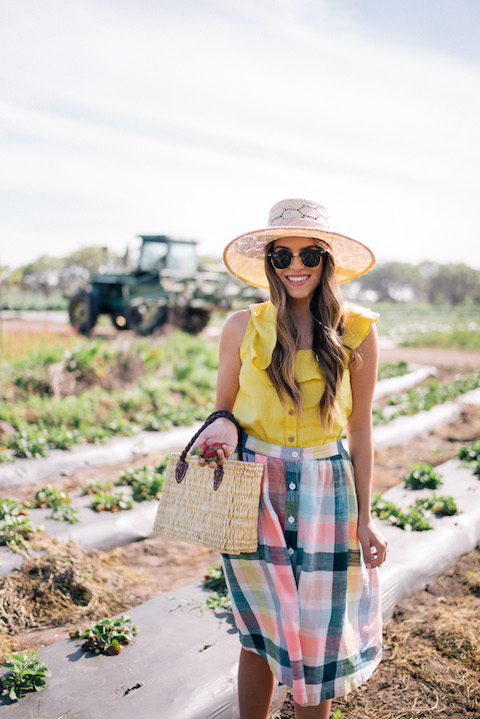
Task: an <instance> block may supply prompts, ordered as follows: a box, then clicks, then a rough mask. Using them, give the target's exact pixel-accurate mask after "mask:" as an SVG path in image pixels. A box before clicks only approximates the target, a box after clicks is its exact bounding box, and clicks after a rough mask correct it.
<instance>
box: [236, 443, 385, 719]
mask: <svg viewBox="0 0 480 719" xmlns="http://www.w3.org/2000/svg"><path fill="white" fill-rule="evenodd" d="M244 446H245V450H244V459H245V460H248V461H255V462H260V463H262V464H263V465H264V467H265V470H264V475H263V483H262V493H261V500H260V510H259V518H258V538H259V539H258V541H259V544H258V550H257V551H256V552H253V553H248V554H240V555H236V556H234V555H226V554H224V555H222V556H223V562H224V567H225V576H226V579H227V584H228V588H229V592H230V596H231V599H232V606H233V614H234V618H235V623H236V626H237V629H238V632H239V634H240V641H241V643H242V646H243V647H244V648H245V649H247V650H250V651H253V652H255V653H257V654H259V655H260V656H261V657H263V658H264V659H266V660H267V662H268V664H269V666H270V669H271V671H272V673H273V675H274V676H275V677H276V679H277V680H278V681H279V682H280V683H281V684H285V685H287V686H289V687H291V688H292V690H293V698H294V700H295V701H296V702H297V704H300V705H303V706H316V705H318V704H320V703H321V702H323V701H324V700H326V699H331V698H333V697H340V696H343V695H345V694H348V692H350V691H352V689H355V688H356V687H358V686H359V685H360V684H362V683H363V682H365V681H366V680H367V679H368V678H369V677H370V675H371V674H372V672H373V670H374V669H375V667H376V666H377V664H378V663H379V662H380V659H381V640H382V624H381V612H380V596H379V588H378V580H377V573H376V570H372V569H367V568H366V567H365V563H364V560H363V557H362V553H361V550H360V546H359V543H358V539H357V516H358V511H357V498H356V492H355V485H354V476H353V466H352V464H351V462H350V459H349V457H348V454H347V452H346V451H345V449H344V447H343V445H342V443H341V441H338V442H333V443H330V444H326V445H320V446H318V447H309V448H303V449H302V448H291V447H281V446H279V445H273V444H269V443H267V442H263V441H261V440H258V439H256V438H254V437H250V436H248V435H247V436H245V437H244Z"/></svg>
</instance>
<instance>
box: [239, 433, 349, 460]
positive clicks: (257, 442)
mask: <svg viewBox="0 0 480 719" xmlns="http://www.w3.org/2000/svg"><path fill="white" fill-rule="evenodd" d="M242 446H243V448H244V449H249V450H250V451H251V452H256V453H258V454H263V455H265V456H267V457H278V458H279V459H283V460H286V461H288V462H303V461H304V460H306V459H327V458H328V457H334V456H337V455H339V454H345V449H344V447H343V444H342V440H341V439H338V440H337V441H336V442H329V443H328V444H320V445H318V446H317V447H282V446H281V445H279V444H271V443H270V442H264V441H263V439H257V437H252V435H250V434H245V432H244V433H243V435H242Z"/></svg>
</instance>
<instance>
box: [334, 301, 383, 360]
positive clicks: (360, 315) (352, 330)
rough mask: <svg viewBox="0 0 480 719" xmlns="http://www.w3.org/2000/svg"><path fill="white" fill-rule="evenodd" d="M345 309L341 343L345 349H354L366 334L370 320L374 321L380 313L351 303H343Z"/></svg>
mask: <svg viewBox="0 0 480 719" xmlns="http://www.w3.org/2000/svg"><path fill="white" fill-rule="evenodd" d="M345 310H346V318H345V330H344V332H343V344H344V345H345V347H347V349H351V350H356V349H357V347H359V345H361V344H362V342H363V340H364V339H365V337H366V336H367V335H368V332H369V330H370V327H371V325H372V322H376V321H377V320H378V318H379V317H380V315H379V314H378V313H377V312H373V310H370V309H367V308H366V307H361V306H360V305H354V304H351V303H346V304H345Z"/></svg>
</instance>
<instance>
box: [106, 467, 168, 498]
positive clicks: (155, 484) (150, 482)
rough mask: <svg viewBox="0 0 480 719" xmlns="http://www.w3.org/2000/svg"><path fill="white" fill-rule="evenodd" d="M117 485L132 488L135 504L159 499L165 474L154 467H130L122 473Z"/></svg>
mask: <svg viewBox="0 0 480 719" xmlns="http://www.w3.org/2000/svg"><path fill="white" fill-rule="evenodd" d="M116 484H117V486H121V485H124V486H125V485H126V486H129V487H131V488H132V497H133V500H134V501H135V502H144V501H147V500H150V499H157V498H158V496H159V494H160V491H161V489H162V486H163V473H162V474H160V473H159V472H158V467H153V466H149V467H147V466H146V465H145V466H143V467H137V468H135V467H129V468H128V469H125V470H123V471H122V472H120V474H119V475H118V480H117V482H116Z"/></svg>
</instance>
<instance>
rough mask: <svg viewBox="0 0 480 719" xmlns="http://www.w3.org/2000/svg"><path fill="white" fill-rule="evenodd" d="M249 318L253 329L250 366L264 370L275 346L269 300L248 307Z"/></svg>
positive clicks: (273, 319)
mask: <svg viewBox="0 0 480 719" xmlns="http://www.w3.org/2000/svg"><path fill="white" fill-rule="evenodd" d="M250 316H251V320H252V324H253V329H254V332H253V338H252V350H253V351H252V356H251V357H252V364H253V365H254V367H256V368H257V369H261V370H265V369H267V367H268V366H269V365H270V362H271V361H272V352H273V350H274V349H275V345H276V344H277V330H276V326H275V321H276V320H275V307H274V305H273V303H272V302H271V301H270V300H268V301H267V302H261V303H260V304H257V305H250Z"/></svg>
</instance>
